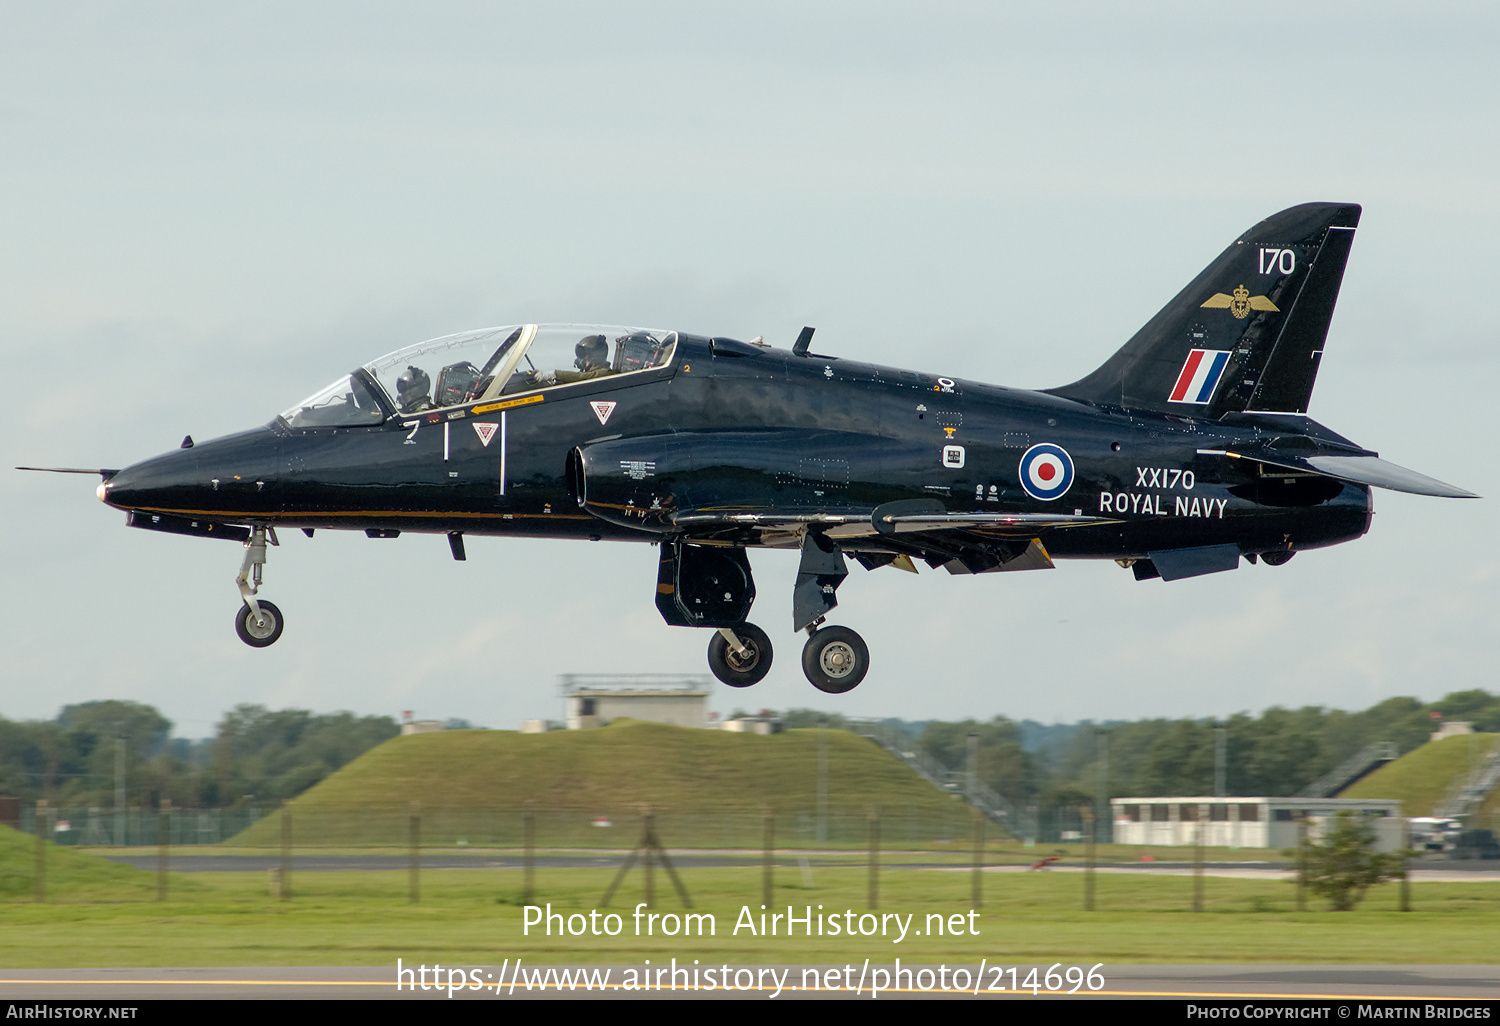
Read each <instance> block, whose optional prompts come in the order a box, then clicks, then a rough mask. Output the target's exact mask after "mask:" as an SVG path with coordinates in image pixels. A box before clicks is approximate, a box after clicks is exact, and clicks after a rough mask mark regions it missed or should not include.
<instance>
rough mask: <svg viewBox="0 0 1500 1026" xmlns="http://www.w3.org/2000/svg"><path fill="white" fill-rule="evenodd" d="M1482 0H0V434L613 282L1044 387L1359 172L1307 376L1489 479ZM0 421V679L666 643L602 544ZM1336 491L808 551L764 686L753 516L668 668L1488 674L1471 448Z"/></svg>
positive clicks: (213, 718) (199, 401) (1492, 612)
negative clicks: (273, 624) (1217, 535)
mask: <svg viewBox="0 0 1500 1026" xmlns="http://www.w3.org/2000/svg"><path fill="white" fill-rule="evenodd" d="M1497 53H1500V13H1497V11H1496V9H1495V8H1494V6H1493V5H1491V4H1482V3H1473V4H1458V3H1455V4H1444V5H1437V6H1421V7H1417V6H1413V5H1408V4H1381V3H1370V2H1360V3H1347V4H1340V3H1322V4H1317V5H1307V4H1302V3H1295V4H1275V3H1265V4H1259V5H1254V6H1252V7H1246V6H1244V5H1205V4H1201V3H1162V4H1131V5H1121V4H1115V3H1069V4H1059V5H1040V4H1025V5H1022V4H1017V5H1003V4H998V3H976V4H952V3H934V2H930V0H924V2H922V3H913V4H883V3H872V2H868V0H866V2H861V3H851V4H818V3H807V2H805V0H801V2H797V3H786V4H776V3H757V4H744V5H729V4H703V3H651V4H633V3H619V2H610V3H560V2H556V3H548V4H528V5H514V6H513V5H506V4H498V3H424V4H382V3H375V2H370V0H361V2H358V3H347V4H342V3H315V4H308V3H287V4H278V3H257V4H253V5H231V4H212V5H205V4H199V3H187V2H184V3H150V2H144V0H142V2H133V3H128V4H126V3H121V4H70V3H62V2H37V3H15V2H11V0H0V347H3V356H4V360H3V364H0V367H3V370H4V372H5V373H4V375H3V378H0V380H3V382H4V385H5V387H6V389H7V392H8V397H9V399H10V406H11V409H12V414H11V416H10V426H9V430H8V431H6V432H5V437H4V443H3V456H4V465H5V467H7V468H8V467H10V466H13V465H16V464H32V465H52V466H79V467H118V466H122V465H125V464H128V463H131V462H134V461H136V460H139V459H144V458H146V457H149V456H152V455H155V454H157V453H159V452H162V451H164V450H167V449H171V448H173V447H175V446H176V445H177V443H178V442H179V441H180V440H181V438H182V436H183V435H184V434H186V433H189V432H190V433H192V435H193V436H194V437H195V438H197V439H200V440H201V439H205V438H209V437H213V436H217V435H221V434H227V433H229V432H231V431H236V430H240V429H243V428H246V427H251V426H254V425H257V424H262V423H264V422H266V421H267V420H269V419H270V418H271V417H272V416H273V415H274V414H275V413H277V412H278V411H279V410H282V409H284V408H286V407H288V406H290V405H291V404H293V403H294V402H296V401H297V400H298V399H300V398H302V397H303V396H305V395H307V394H309V393H311V392H313V391H315V390H317V389H319V388H321V387H322V386H323V385H325V384H327V383H328V382H329V381H330V380H332V379H333V378H334V377H335V376H336V375H338V374H340V373H344V372H347V371H348V370H349V369H351V368H352V367H354V366H356V365H358V364H361V363H364V362H366V361H368V360H370V359H372V358H374V357H376V356H379V355H381V354H383V353H385V352H388V351H390V350H393V349H396V348H399V347H401V346H403V345H407V344H410V343H412V342H416V341H419V340H421V339H424V338H430V337H434V336H438V335H442V334H447V333H450V332H454V331H458V330H461V329H465V328H472V327H480V326H485V325H492V324H506V323H520V322H526V321H575V322H591V321H598V322H604V323H625V324H642V325H647V326H655V327H665V328H678V329H681V330H685V331H693V332H701V333H713V334H724V335H731V336H736V337H741V338H750V337H753V336H756V335H764V336H765V337H766V338H767V339H768V340H772V341H775V342H777V343H779V344H783V345H789V344H790V343H791V342H792V340H793V339H794V338H795V337H796V334H797V331H798V329H799V328H800V327H801V326H802V325H804V324H811V325H815V326H816V327H817V329H818V346H817V348H818V349H819V350H821V351H823V352H828V353H835V354H840V355H845V356H849V357H854V358H860V359H867V360H872V361H875V362H879V363H886V364H893V365H897V366H902V367H911V368H916V369H920V370H924V371H927V372H931V373H938V374H947V375H953V376H961V377H966V378H971V379H979V380H985V381H994V382H999V383H1003V384H1008V385H1019V386H1026V387H1047V386H1052V385H1058V384H1062V383H1064V382H1068V381H1072V380H1075V379H1076V378H1079V377H1081V376H1082V375H1083V374H1085V373H1086V372H1088V371H1089V370H1091V369H1093V368H1094V367H1096V366H1097V365H1098V364H1100V363H1102V362H1103V361H1104V360H1105V359H1106V358H1107V357H1108V356H1109V355H1110V354H1111V353H1112V352H1113V351H1114V350H1115V349H1116V348H1117V347H1118V346H1119V345H1120V344H1121V343H1123V342H1124V340H1125V339H1126V338H1128V337H1129V336H1130V335H1131V334H1132V333H1133V332H1134V331H1135V330H1136V328H1138V327H1139V326H1140V325H1141V324H1142V323H1144V322H1145V321H1146V320H1147V319H1148V318H1149V317H1150V316H1151V315H1152V314H1153V313H1155V311H1156V310H1157V309H1158V308H1159V307H1160V306H1161V305H1162V304H1163V303H1165V302H1166V300H1167V299H1169V298H1170V297H1171V296H1172V295H1173V294H1174V293H1175V292H1176V291H1177V290H1178V289H1179V288H1181V286H1182V285H1184V284H1185V283H1186V282H1187V281H1188V280H1189V279H1190V278H1192V277H1193V276H1194V275H1195V274H1196V273H1197V272H1198V271H1199V270H1200V269H1201V268H1202V267H1203V266H1204V265H1205V264H1207V263H1208V262H1209V261H1210V260H1211V259H1212V258H1213V257H1214V256H1216V255H1217V254H1218V253H1219V251H1220V250H1221V249H1223V247H1224V246H1225V245H1227V244H1228V243H1229V242H1230V241H1232V240H1233V239H1234V238H1235V237H1236V236H1237V235H1238V234H1239V233H1241V232H1242V231H1244V230H1245V229H1246V228H1247V227H1249V226H1250V225H1251V224H1253V223H1254V222H1256V221H1257V220H1259V219H1261V218H1263V217H1265V216H1267V215H1269V214H1271V213H1273V212H1275V211H1277V210H1280V209H1282V208H1284V207H1287V206H1291V205H1293V204H1295V203H1301V202H1306V201H1310V200H1332V201H1353V202H1358V203H1361V204H1363V205H1364V210H1365V213H1364V218H1363V220H1362V222H1361V225H1360V229H1359V232H1358V235H1357V238H1356V241H1355V244H1354V250H1353V255H1352V257H1351V259H1350V261H1349V265H1348V271H1347V274H1346V276H1345V280H1344V289H1343V293H1342V296H1341V298H1340V302H1339V307H1338V313H1337V316H1336V317H1335V319H1334V322H1333V329H1332V332H1331V334H1330V337H1329V341H1328V348H1327V353H1326V356H1325V359H1324V361H1323V364H1322V369H1321V372H1320V375H1319V381H1318V388H1317V391H1316V392H1315V393H1314V396H1313V402H1312V408H1311V413H1312V414H1313V415H1314V416H1315V417H1317V418H1318V419H1319V420H1321V421H1322V422H1324V423H1326V424H1328V425H1329V426H1330V427H1332V428H1334V429H1336V430H1338V431H1339V432H1341V433H1343V434H1345V435H1348V436H1350V437H1352V438H1353V439H1354V440H1356V441H1357V442H1359V443H1361V444H1363V445H1365V446H1368V447H1370V448H1373V449H1377V450H1379V451H1380V452H1381V454H1382V455H1383V456H1384V457H1386V458H1387V459H1390V460H1393V461H1394V462H1396V463H1399V464H1402V465H1405V466H1409V467H1411V468H1413V469H1415V470H1418V471H1421V472H1423V473H1426V474H1430V475H1432V476H1435V477H1438V478H1440V479H1442V480H1445V481H1451V482H1453V483H1455V484H1458V485H1460V486H1463V487H1466V488H1469V489H1471V490H1473V491H1476V492H1479V493H1481V494H1482V495H1485V496H1491V497H1500V472H1497V465H1500V460H1497V458H1496V456H1495V452H1494V448H1493V443H1492V439H1493V437H1494V434H1495V417H1496V413H1495V412H1494V411H1493V405H1494V404H1493V402H1492V401H1491V396H1492V394H1493V392H1494V390H1495V381H1496V379H1497V373H1496V372H1497V370H1500V358H1497V354H1500V351H1497V347H1496V328H1495V323H1496V318H1495V311H1494V305H1495V300H1494V293H1495V289H1496V284H1497V282H1500V257H1497V253H1496V241H1495V240H1496V239H1497V238H1500V192H1497V190H1496V187H1495V182H1496V174H1497V167H1500V146H1497V131H1496V127H1495V125H1496V122H1495V112H1496V111H1497V110H1500V88H1497V87H1500V62H1497V61H1496V59H1495V55H1496V54H1497ZM95 484H96V481H95V480H93V479H91V478H87V477H70V476H63V475H42V474H23V473H19V472H15V471H11V470H9V469H6V470H4V471H3V472H0V504H3V505H0V509H3V517H4V521H3V523H4V530H3V532H0V565H3V567H4V569H3V574H4V582H5V587H4V589H3V593H0V673H3V675H4V687H3V690H0V715H3V716H6V717H9V718H12V719H30V718H47V717H51V716H53V715H55V714H56V713H57V711H58V709H59V708H60V707H61V706H63V705H65V704H67V703H72V702H81V701H88V700H91V699H105V698H121V699H132V700H136V701H141V702H148V703H150V704H152V705H155V706H156V707H158V708H159V709H161V710H162V711H163V712H164V713H165V714H166V715H167V716H168V717H170V718H171V719H172V720H173V721H174V722H175V723H176V728H177V732H178V733H179V735H182V736H188V737H201V736H206V735H208V734H210V733H211V732H212V730H213V726H214V724H215V723H216V722H217V720H218V719H219V717H220V716H221V715H222V713H223V712H224V711H225V710H227V709H229V708H230V707H232V706H234V705H235V704H238V703H242V702H253V703H260V704H264V705H268V706H272V707H298V708H310V709H313V710H317V711H333V710H337V709H351V710H354V711H356V712H359V713H370V714H388V715H398V714H399V713H400V712H401V711H402V710H405V709H411V710H414V711H415V712H416V714H417V715H418V716H419V717H423V718H428V717H431V718H447V717H464V718H467V719H469V720H471V721H473V722H475V723H476V724H483V725H487V726H491V727H499V728H515V727H517V726H519V725H520V723H521V721H523V720H525V719H528V718H546V717H550V718H556V717H558V716H560V714H561V702H560V699H559V698H558V696H557V692H556V678H557V676H558V675H559V674H562V673H570V672H571V673H583V672H612V671H614V672H628V673H649V672H657V671H660V672H674V673H703V672H706V665H705V662H704V654H703V653H704V648H705V645H706V642H707V636H706V632H700V631H692V630H687V629H682V628H670V627H667V626H665V625H664V624H662V622H661V621H660V618H659V617H658V615H657V613H656V611H655V609H654V607H653V605H652V594H653V585H654V581H655V576H654V574H655V558H656V552H655V550H654V549H652V548H650V547H649V546H646V545H628V544H616V545H604V544H599V545H592V544H588V543H571V544H570V543H557V542H528V541H521V540H497V539H483V538H471V539H470V541H469V545H468V556H469V558H468V561H467V562H465V563H455V562H453V561H452V560H451V559H450V558H449V556H448V551H447V545H446V543H445V541H444V540H443V539H442V538H441V537H439V536H413V535H404V536H403V537H401V538H399V539H396V540H393V541H392V540H381V541H372V540H370V539H367V538H365V537H364V535H363V534H362V533H354V534H341V533H336V532H330V531H320V532H318V535H317V537H316V538H315V539H312V540H308V539H306V538H304V537H303V536H302V535H301V534H298V533H295V532H287V533H284V534H283V536H282V542H283V544H282V545H281V547H280V548H277V549H274V550H272V553H271V558H270V562H269V564H268V565H267V567H266V586H265V588H264V589H263V591H262V594H263V595H264V596H266V597H268V598H270V599H272V600H273V601H275V602H276V603H277V604H278V605H279V606H280V607H281V609H282V610H283V611H284V612H285V614H286V617H287V628H286V633H285V635H284V636H283V638H282V639H281V641H280V642H279V643H278V644H276V645H275V646H274V647H272V648H270V649H265V650H252V649H249V648H247V647H245V646H244V645H243V644H241V643H240V642H239V641H238V640H237V639H236V637H235V635H234V631H233V626H232V620H233V616H234V613H235V611H236V608H237V607H238V604H239V600H238V596H237V593H236V591H235V588H234V583H233V578H234V575H235V573H236V572H237V570H238V566H239V560H240V557H241V550H240V548H239V547H238V546H236V545H233V544H230V543H226V542H222V541H213V540H207V539H190V538H178V537H172V536H165V535H158V534H154V533H150V532H145V531H135V530H127V529H126V528H125V525H124V514H122V513H119V512H118V511H115V510H111V509H109V508H107V507H105V506H103V505H101V504H100V503H99V502H98V501H97V500H96V499H95V497H94V487H95ZM1375 506H1376V510H1377V513H1376V516H1375V523H1374V526H1373V528H1372V529H1371V532H1370V534H1369V535H1368V536H1367V537H1365V538H1364V539H1362V540H1360V541H1358V542H1355V543H1352V544H1348V545H1344V546H1340V547H1337V548H1333V549H1328V550H1322V551H1316V552H1307V553H1303V554H1301V555H1300V556H1299V557H1298V558H1297V559H1295V560H1293V561H1292V562H1291V563H1290V564H1288V565H1286V566H1284V567H1280V568H1271V567H1265V566H1254V567H1252V566H1248V565H1242V567H1241V568H1240V569H1239V570H1237V571H1235V572H1232V573H1224V574H1216V575H1213V576H1210V577H1205V578H1199V579H1195V580H1189V581H1179V582H1175V583H1171V584H1165V583H1163V582H1161V581H1153V582H1148V583H1137V582H1135V580H1134V579H1133V577H1132V575H1131V574H1130V573H1129V572H1127V571H1123V570H1121V569H1120V568H1118V567H1117V566H1115V565H1114V564H1113V563H1110V562H1099V563H1094V562H1071V563H1063V564H1061V565H1060V566H1059V567H1058V569H1056V570H1051V571H1046V572H1041V573H1024V574H994V575H987V576H978V577H950V576H949V575H948V574H946V573H943V572H941V571H937V572H924V573H923V574H922V575H920V576H918V577H913V576H911V575H909V574H903V573H900V572H898V571H894V570H889V569H884V570H880V571H876V572H873V573H866V572H865V571H863V570H861V569H859V568H858V567H854V568H853V569H852V571H851V576H850V578H849V580H848V581H847V582H846V583H845V584H844V586H843V587H842V589H841V590H840V592H839V598H840V602H841V605H840V606H839V609H838V610H837V612H836V613H835V615H834V617H833V618H832V619H833V620H834V621H835V622H838V623H843V624H847V625H849V626H852V627H855V628H856V629H858V630H859V631H860V632H861V633H863V634H864V636H865V637H866V638H867V639H868V641H869V645H870V650H871V656H872V669H871V672H870V675H869V677H868V678H867V679H866V681H865V683H864V684H863V685H861V687H860V688H859V689H858V690H857V691H855V692H853V693H852V694H850V695H847V696H843V697H838V698H834V697H829V696H824V695H821V694H820V693H818V692H816V691H814V690H813V689H812V687H811V686H810V685H809V684H807V682H806V681H805V680H804V679H803V677H802V674H801V672H800V669H799V658H798V656H799V653H800V649H801V641H800V639H799V637H798V636H795V635H793V634H792V633H791V630H790V622H791V601H790V600H791V585H792V578H793V575H794V573H795V569H796V559H795V556H794V555H790V554H784V553H762V552H755V553H753V554H752V557H751V558H752V562H753V564H754V566H755V569H756V574H757V585H758V591H759V595H760V598H759V599H758V600H757V603H756V608H755V612H754V614H753V618H754V619H755V621H756V622H758V623H760V624H761V625H762V626H764V627H766V628H767V629H768V630H769V632H770V634H771V638H772V640H773V642H774V643H775V644H776V645H777V646H778V649H777V651H778V659H777V662H776V665H775V668H774V669H773V670H772V672H771V676H770V677H769V678H768V679H767V680H766V681H765V682H764V683H763V684H761V685H759V686H758V687H757V688H755V689H753V690H750V691H747V692H735V691H730V690H729V689H728V688H719V689H718V694H717V695H716V696H715V700H714V707H715V708H716V709H718V710H719V711H720V712H728V711H729V710H730V709H731V708H733V707H735V706H736V705H744V706H747V707H753V708H759V707H762V706H766V707H775V708H786V707H789V706H813V707H817V708H825V709H832V710H838V711H840V712H844V713H847V714H851V715H871V716H901V717H905V718H908V719H925V718H929V717H939V718H949V719H951V718H960V717H965V716H975V717H981V718H988V717H990V716H994V715H996V714H1004V715H1007V716H1011V717H1014V718H1018V719H1019V718H1026V717H1030V718H1034V719H1039V720H1043V721H1049V722H1050V721H1072V720H1077V719H1083V718H1095V719H1100V718H1137V717H1146V716H1165V717H1178V716H1217V715H1226V714H1230V713H1233V712H1236V711H1239V710H1250V711H1255V712H1258V711H1259V710H1262V709H1264V708H1266V707H1269V706H1272V705H1285V706H1300V705H1307V704H1313V705H1324V706H1331V707H1338V708H1348V709H1356V708H1363V707H1366V706H1368V705H1371V704H1373V703H1375V702H1378V701H1380V700H1382V699H1385V698H1388V697H1391V696H1393V695H1417V696H1419V697H1421V698H1424V699H1431V698H1435V697H1438V696H1440V695H1442V694H1444V693H1446V692H1449V691H1453V690H1457V689H1463V688H1486V689H1488V690H1491V691H1495V690H1500V688H1497V681H1496V671H1495V667H1496V665H1497V658H1496V657H1497V654H1500V641H1497V634H1500V632H1497V631H1496V629H1495V628H1496V626H1497V624H1496V611H1497V597H1500V576H1497V569H1500V559H1497V547H1496V540H1495V539H1496V529H1497V527H1500V523H1497V520H1500V515H1497V512H1496V510H1497V506H1496V499H1495V498H1487V499H1483V500H1480V501H1472V500H1468V501H1457V500H1443V499H1434V498H1423V497H1418V496H1410V495H1403V494H1396V493H1391V492H1378V493H1377V495H1376V499H1375Z"/></svg>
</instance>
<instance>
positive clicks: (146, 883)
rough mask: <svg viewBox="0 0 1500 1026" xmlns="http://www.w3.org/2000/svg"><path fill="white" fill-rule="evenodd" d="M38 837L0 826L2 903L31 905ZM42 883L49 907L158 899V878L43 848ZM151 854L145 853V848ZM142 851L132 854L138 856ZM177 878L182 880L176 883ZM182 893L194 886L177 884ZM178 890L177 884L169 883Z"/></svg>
mask: <svg viewBox="0 0 1500 1026" xmlns="http://www.w3.org/2000/svg"><path fill="white" fill-rule="evenodd" d="M36 846H37V841H36V837H35V836H33V835H31V834H22V833H18V832H17V831H15V830H12V829H10V828H9V827H0V902H16V901H30V900H32V899H33V897H34V895H35V893H36V865H37V863H36ZM43 848H44V855H43V858H44V860H45V866H44V870H43V882H44V885H45V892H46V900H47V901H48V902H50V903H67V904H72V903H78V902H126V901H128V902H137V901H149V900H151V899H154V898H155V897H156V882H157V878H156V875H155V874H153V873H147V872H143V871H141V870H139V869H134V868H132V867H130V866H121V865H118V864H116V863H114V862H110V861H108V860H107V859H103V858H100V857H99V856H97V855H92V854H88V853H85V852H81V851H78V850H77V849H76V848H63V847H59V846H57V845H55V844H45V845H44V846H43ZM148 850H149V849H148ZM140 851H141V849H135V851H134V853H135V854H139V853H140ZM179 879H180V878H179ZM181 883H182V886H184V887H185V888H186V890H185V891H184V894H189V893H198V890H197V883H196V881H191V880H185V881H181ZM173 885H174V886H176V885H177V880H174V881H173Z"/></svg>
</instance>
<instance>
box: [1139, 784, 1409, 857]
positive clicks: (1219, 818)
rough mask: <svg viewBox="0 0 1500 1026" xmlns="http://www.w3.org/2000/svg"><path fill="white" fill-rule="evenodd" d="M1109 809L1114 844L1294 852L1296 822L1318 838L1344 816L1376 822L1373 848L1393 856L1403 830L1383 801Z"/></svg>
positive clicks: (1393, 805) (1227, 801)
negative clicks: (1306, 822) (1306, 821)
mask: <svg viewBox="0 0 1500 1026" xmlns="http://www.w3.org/2000/svg"><path fill="white" fill-rule="evenodd" d="M1110 807H1111V809H1112V811H1113V814H1114V821H1115V833H1114V838H1115V843H1116V844H1142V845H1150V844H1162V845H1179V846H1181V845H1191V844H1198V843H1202V844H1205V845H1209V846H1211V847H1222V848H1295V847H1296V846H1297V821H1298V820H1299V819H1303V818H1306V819H1309V820H1311V826H1310V827H1309V833H1310V836H1312V837H1313V838H1318V837H1321V836H1322V833H1323V830H1324V829H1325V827H1326V826H1327V824H1328V823H1329V821H1330V820H1331V819H1332V817H1333V816H1334V815H1335V814H1336V813H1339V812H1345V811H1348V812H1358V813H1361V814H1363V815H1366V816H1373V817H1375V818H1376V820H1375V846H1376V847H1377V848H1378V849H1379V850H1381V851H1396V850H1398V849H1400V848H1401V847H1403V843H1402V842H1403V834H1404V831H1405V828H1406V821H1405V820H1403V819H1402V818H1401V803H1400V802H1399V801H1394V800H1388V799H1368V800H1365V799H1353V798H1199V797H1174V798H1115V799H1112V800H1111V801H1110ZM1200 836H1201V838H1202V840H1201V842H1200V840H1199V838H1200Z"/></svg>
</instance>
